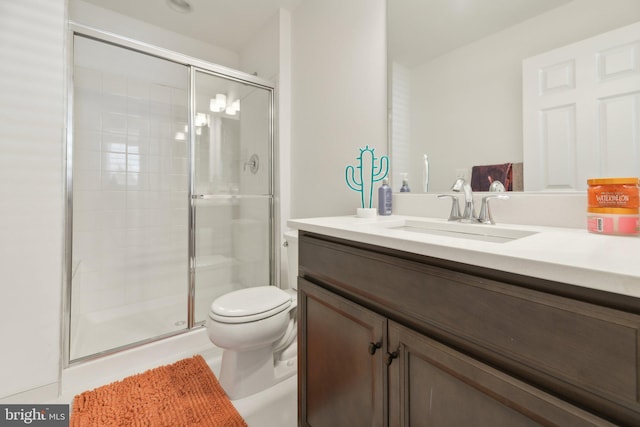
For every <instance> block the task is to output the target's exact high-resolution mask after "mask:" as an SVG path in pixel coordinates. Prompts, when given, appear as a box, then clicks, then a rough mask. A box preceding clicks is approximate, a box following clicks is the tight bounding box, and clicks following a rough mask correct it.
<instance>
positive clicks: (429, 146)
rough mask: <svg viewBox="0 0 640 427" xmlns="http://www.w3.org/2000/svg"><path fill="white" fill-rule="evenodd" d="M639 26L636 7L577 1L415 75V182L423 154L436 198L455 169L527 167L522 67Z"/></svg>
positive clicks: (632, 0) (621, 0) (630, 1)
mask: <svg viewBox="0 0 640 427" xmlns="http://www.w3.org/2000/svg"><path fill="white" fill-rule="evenodd" d="M639 19H640V2H638V1H637V0H611V1H602V0H575V1H573V2H571V3H569V4H567V5H564V6H562V7H559V8H557V9H553V10H551V11H549V12H547V13H545V14H542V15H539V16H537V17H535V18H533V19H530V20H528V21H525V22H523V23H522V24H519V25H516V26H514V27H511V28H509V29H507V30H504V31H502V32H500V33H497V34H495V35H492V36H490V37H487V38H485V39H482V40H479V41H477V42H475V43H472V44H470V45H468V46H466V47H463V48H460V49H457V50H455V51H453V52H451V53H449V54H446V55H444V56H441V57H439V58H437V59H435V60H433V61H431V62H429V63H426V64H422V65H420V66H417V67H415V68H413V69H412V72H411V77H410V78H411V86H412V87H411V116H410V122H411V130H410V132H411V140H412V150H413V151H412V153H411V161H412V164H411V172H410V173H411V176H413V177H416V178H417V177H419V176H420V173H421V172H420V171H421V169H420V168H421V163H420V162H421V159H422V154H423V153H427V154H428V155H429V159H430V175H431V180H430V188H429V189H430V190H431V191H445V190H448V189H449V187H450V186H451V184H452V183H453V181H454V180H455V170H456V169H457V168H469V169H470V168H471V166H473V165H481V164H493V163H505V162H521V161H522V60H523V59H524V58H527V57H530V56H533V55H537V54H539V53H542V52H545V51H548V50H551V49H553V48H555V47H559V46H564V45H567V44H569V43H573V42H575V41H578V40H582V39H584V38H587V37H590V36H593V35H596V34H600V33H602V32H605V31H608V30H610V29H613V28H617V27H620V26H622V25H627V24H630V23H632V22H635V21H637V20H639ZM416 141H419V143H416Z"/></svg>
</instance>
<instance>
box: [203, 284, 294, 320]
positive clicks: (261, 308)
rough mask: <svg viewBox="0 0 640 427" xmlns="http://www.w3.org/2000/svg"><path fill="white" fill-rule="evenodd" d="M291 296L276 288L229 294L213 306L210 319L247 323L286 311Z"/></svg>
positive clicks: (249, 289)
mask: <svg viewBox="0 0 640 427" xmlns="http://www.w3.org/2000/svg"><path fill="white" fill-rule="evenodd" d="M290 305H291V295H289V294H288V293H287V292H285V291H283V290H282V289H280V288H278V287H276V286H258V287H255V288H247V289H240V290H237V291H233V292H229V293H228V294H225V295H222V296H220V297H218V298H216V300H215V301H213V303H212V304H211V310H210V312H209V317H211V319H213V320H216V321H218V322H222V323H246V322H255V321H256V320H261V319H265V318H267V317H270V316H273V315H275V314H278V313H280V312H281V311H284V310H286V309H287V308H289V306H290Z"/></svg>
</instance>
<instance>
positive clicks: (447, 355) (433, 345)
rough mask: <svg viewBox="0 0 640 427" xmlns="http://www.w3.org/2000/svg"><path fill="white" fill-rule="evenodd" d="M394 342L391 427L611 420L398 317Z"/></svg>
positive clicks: (566, 425) (518, 426) (566, 426)
mask: <svg viewBox="0 0 640 427" xmlns="http://www.w3.org/2000/svg"><path fill="white" fill-rule="evenodd" d="M389 347H390V348H391V349H395V350H394V351H395V352H396V354H397V360H394V361H393V363H392V364H391V365H389V407H390V410H389V425H391V426H403V427H421V426H424V427H431V426H434V427H444V426H452V427H453V426H473V427H496V426H505V427H507V426H508V427H530V426H540V425H544V426H562V427H571V426H575V427H581V426H605V425H611V424H609V423H608V422H605V421H604V420H602V419H600V418H598V417H596V416H594V415H592V414H589V413H587V412H585V411H582V410H580V409H578V408H576V407H574V406H573V405H570V404H568V403H567V402H564V401H562V400H560V399H558V398H555V397H553V396H551V395H549V394H547V393H545V392H542V391H541V390H538V389H536V388H534V387H531V386H529V385H527V384H526V383H523V382H522V381H518V380H516V379H515V378H513V377H511V376H509V375H507V374H505V373H503V372H500V371H499V370H497V369H494V368H492V367H489V366H487V365H485V364H483V363H481V362H479V361H477V360H475V359H473V358H471V357H468V356H466V355H464V354H462V353H459V352H457V351H455V350H453V349H451V348H449V347H447V346H445V345H443V344H441V343H439V342H437V341H434V340H432V339H430V338H428V337H427V336H425V335H422V334H419V333H417V332H415V331H412V330H410V329H408V328H406V327H404V326H402V325H399V324H397V323H395V322H390V323H389Z"/></svg>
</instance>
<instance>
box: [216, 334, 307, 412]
mask: <svg viewBox="0 0 640 427" xmlns="http://www.w3.org/2000/svg"><path fill="white" fill-rule="evenodd" d="M296 371H297V357H296V356H293V357H291V358H288V359H284V360H275V361H274V354H273V349H272V348H271V347H266V348H261V349H256V350H252V351H241V352H238V351H231V350H224V351H223V352H222V362H221V364H220V378H219V380H220V385H221V386H222V388H223V389H224V391H225V392H226V393H227V396H229V398H230V399H231V400H234V399H241V398H243V397H246V396H249V395H252V394H254V393H258V392H260V391H262V390H265V389H267V388H269V387H271V386H273V385H275V384H277V383H279V382H280V381H283V380H285V379H287V378H289V377H291V376H292V375H294V374H295V373H296Z"/></svg>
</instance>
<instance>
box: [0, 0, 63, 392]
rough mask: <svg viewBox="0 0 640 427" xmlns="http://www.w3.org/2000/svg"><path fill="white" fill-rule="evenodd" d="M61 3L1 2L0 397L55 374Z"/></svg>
mask: <svg viewBox="0 0 640 427" xmlns="http://www.w3.org/2000/svg"><path fill="white" fill-rule="evenodd" d="M65 28H66V21H65V1H64V0H21V1H19V2H7V1H4V2H2V4H0V64H2V65H1V66H0V93H1V94H2V96H0V143H1V144H2V155H0V200H1V203H0V290H1V291H0V292H1V296H0V341H1V342H2V344H1V345H2V351H1V352H0V354H1V356H0V398H2V397H4V396H8V395H11V394H14V393H18V392H21V391H23V390H27V389H31V388H35V387H38V386H45V385H47V384H53V385H54V390H55V389H56V388H55V382H56V381H57V380H58V373H59V368H60V348H61V347H60V330H61V327H60V322H61V317H62V316H61V306H60V303H61V292H62V287H61V283H62V277H61V275H62V262H63V176H62V170H63V168H62V161H63V135H64V123H65V122H64V104H63V99H64V97H63V95H64V89H65V88H64V69H65V45H64V39H65Z"/></svg>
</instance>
